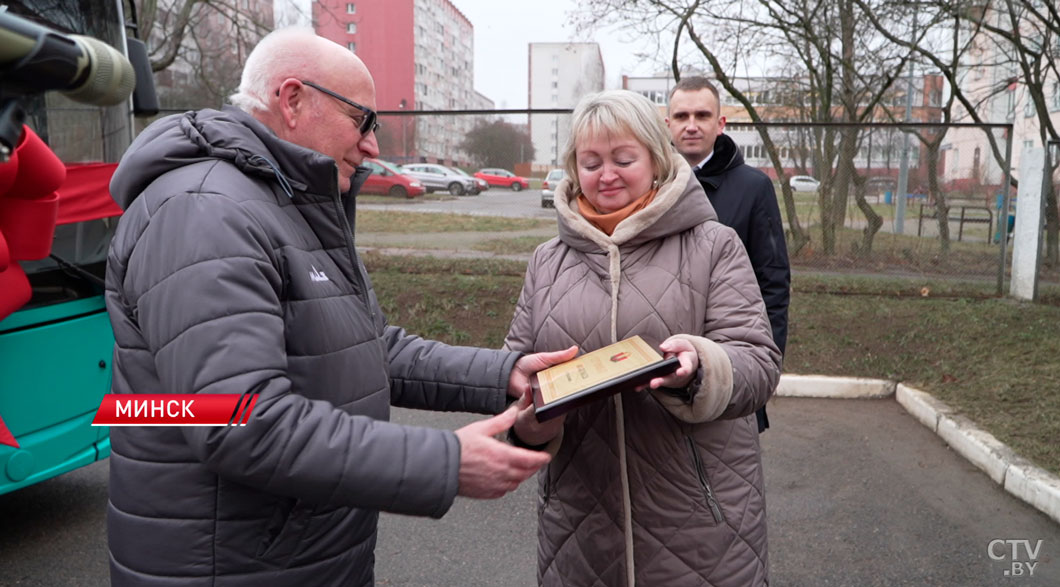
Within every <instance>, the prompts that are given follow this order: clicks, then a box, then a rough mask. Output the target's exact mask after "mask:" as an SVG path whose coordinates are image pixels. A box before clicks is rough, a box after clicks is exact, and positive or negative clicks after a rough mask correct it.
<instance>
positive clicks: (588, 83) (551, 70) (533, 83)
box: [528, 43, 604, 167]
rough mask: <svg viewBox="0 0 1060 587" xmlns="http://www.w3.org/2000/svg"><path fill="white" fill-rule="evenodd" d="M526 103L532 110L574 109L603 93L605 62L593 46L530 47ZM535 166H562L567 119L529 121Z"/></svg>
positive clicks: (562, 116) (564, 116)
mask: <svg viewBox="0 0 1060 587" xmlns="http://www.w3.org/2000/svg"><path fill="white" fill-rule="evenodd" d="M529 60H530V61H529V70H528V71H529V83H528V91H529V99H528V104H529V106H530V108H531V109H559V108H574V106H575V105H576V104H577V103H578V100H580V99H581V97H582V96H584V95H586V94H589V93H592V92H599V91H601V90H603V89H604V59H603V56H602V55H601V53H600V46H599V45H598V44H596V43H530V52H529ZM529 124H530V138H531V140H532V141H533V143H534V152H535V154H534V163H535V164H537V165H543V166H548V167H556V166H559V165H560V164H561V159H562V157H563V149H564V147H565V145H566V142H567V136H568V135H569V134H570V115H568V114H537V115H533V116H531V117H530V123H529Z"/></svg>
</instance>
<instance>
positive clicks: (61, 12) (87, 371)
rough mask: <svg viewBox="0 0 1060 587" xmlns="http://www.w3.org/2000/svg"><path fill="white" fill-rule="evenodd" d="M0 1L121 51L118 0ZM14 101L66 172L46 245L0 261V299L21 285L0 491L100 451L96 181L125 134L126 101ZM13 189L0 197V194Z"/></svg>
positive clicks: (1, 326)
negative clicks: (31, 256)
mask: <svg viewBox="0 0 1060 587" xmlns="http://www.w3.org/2000/svg"><path fill="white" fill-rule="evenodd" d="M4 5H5V6H6V8H7V14H8V15H11V16H14V17H17V18H19V19H24V20H26V21H30V22H32V23H35V24H37V25H42V26H45V27H48V28H50V29H53V30H55V31H58V32H59V33H62V34H64V35H73V34H76V35H84V36H88V37H93V38H95V39H97V40H100V41H103V42H105V43H107V44H108V45H110V46H112V47H114V48H118V49H119V50H120V51H121V52H122V53H123V54H126V51H127V47H128V45H127V41H128V39H127V36H126V35H127V30H126V19H125V14H124V12H123V11H124V8H125V6H123V3H122V1H121V0H102V1H101V0H68V1H65V2H39V1H36V0H6V1H5V2H4ZM0 75H2V68H0ZM146 77H148V78H150V76H149V75H148V76H146ZM137 91H139V88H138V90H137ZM0 97H3V98H4V99H5V100H7V101H10V100H12V96H10V95H3V88H2V77H0ZM17 100H18V102H19V105H20V107H21V109H22V110H23V111H24V112H25V114H26V118H25V126H26V127H29V128H30V129H32V130H33V131H34V132H35V133H36V135H37V136H39V137H40V139H42V140H43V142H44V143H45V144H46V145H47V148H48V149H50V150H51V151H52V152H54V154H55V155H57V156H58V158H59V159H60V160H61V162H62V167H64V168H65V171H66V179H65V181H63V182H62V184H61V186H60V187H59V188H58V189H57V190H56V191H57V193H58V212H57V220H56V226H55V232H54V237H53V239H52V244H51V250H50V252H48V254H47V256H45V257H44V258H42V259H37V260H21V261H17V263H18V267H16V268H13V267H11V266H10V265H13V264H14V263H16V261H14V260H12V261H10V263H8V265H9V266H8V267H7V268H6V270H7V271H16V272H17V275H13V276H12V275H11V274H9V275H8V277H9V278H10V279H9V281H8V282H6V283H8V285H7V286H6V287H5V286H3V285H0V289H7V290H8V291H6V292H5V291H0V297H2V296H4V295H5V294H10V293H11V292H12V291H13V290H14V288H13V286H11V285H10V284H11V283H15V281H12V280H17V283H18V285H19V287H23V288H24V287H25V285H26V284H27V283H28V286H29V291H30V295H29V300H28V301H27V302H25V304H24V305H21V306H20V307H18V308H17V309H15V310H14V311H13V312H10V311H8V312H5V313H7V315H6V316H4V315H0V421H2V422H3V426H4V427H6V429H7V431H8V434H7V435H6V438H7V439H8V442H7V443H6V444H5V443H0V494H4V493H7V492H10V491H14V490H17V489H20V488H22V487H26V486H28V485H31V484H34V483H38V482H41V481H44V480H46V479H50V478H52V477H55V476H57V475H61V474H63V473H65V472H68V471H71V470H73V469H76V468H78V467H82V466H85V465H88V464H91V463H93V462H95V461H98V460H100V459H104V458H106V457H107V456H109V455H110V438H109V429H108V428H106V427H93V426H92V425H91V422H92V418H93V416H94V414H95V411H96V409H97V408H98V407H99V405H100V401H101V400H102V397H103V395H104V394H105V393H107V392H108V390H109V388H110V378H111V365H110V363H111V357H112V355H113V345H114V340H113V334H112V332H111V328H110V321H109V319H108V317H107V313H106V309H105V307H104V302H103V292H104V288H103V277H104V270H105V265H106V256H107V248H108V245H109V243H110V239H111V236H112V235H113V233H114V229H115V227H116V225H117V220H118V215H119V214H120V213H121V211H120V209H118V208H117V206H116V205H115V204H114V202H113V200H111V198H110V195H109V192H108V189H107V188H108V184H109V180H110V175H111V174H112V173H113V170H114V167H115V166H116V162H117V161H118V160H119V159H120V157H121V155H122V153H123V152H124V151H125V149H126V148H127V147H128V145H129V143H130V142H131V141H132V138H133V134H134V114H133V109H134V107H133V101H132V100H131V99H128V100H124V101H123V102H122V103H120V104H118V105H116V106H106V107H100V106H93V105H88V104H80V103H77V102H74V101H72V100H70V99H68V98H66V97H65V96H63V95H62V94H60V93H59V92H52V91H49V92H43V93H38V94H35V95H21V96H17ZM19 171H20V172H21V171H22V170H21V169H20V170H19ZM18 196H19V194H10V193H9V194H3V193H0V199H2V198H5V197H16V198H17V197H18ZM3 209H4V208H3V207H2V206H0V210H3ZM7 225H8V226H12V224H11V223H10V222H9V223H8V224H7ZM14 225H16V226H17V221H16V223H15V224H14ZM0 226H3V224H2V223H0ZM2 236H3V235H2V234H0V237H2ZM8 236H9V237H10V236H11V235H8ZM9 240H10V238H9ZM45 246H46V245H45ZM23 272H24V277H23V276H22V273H23ZM0 277H3V272H2V271H0ZM3 283H5V282H4V281H3V280H2V279H0V284H3ZM19 302H21V300H19ZM10 309H11V308H9V309H8V310H10ZM12 437H13V440H14V442H11V440H12ZM16 445H17V446H16Z"/></svg>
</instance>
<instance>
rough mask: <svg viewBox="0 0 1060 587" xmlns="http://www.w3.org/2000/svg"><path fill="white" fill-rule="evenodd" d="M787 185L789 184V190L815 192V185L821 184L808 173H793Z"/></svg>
mask: <svg viewBox="0 0 1060 587" xmlns="http://www.w3.org/2000/svg"><path fill="white" fill-rule="evenodd" d="M788 185H790V186H791V190H792V191H795V192H816V191H817V187H818V186H820V185H821V182H819V181H817V180H816V179H814V178H812V177H810V176H809V175H793V176H792V177H791V179H790V180H788Z"/></svg>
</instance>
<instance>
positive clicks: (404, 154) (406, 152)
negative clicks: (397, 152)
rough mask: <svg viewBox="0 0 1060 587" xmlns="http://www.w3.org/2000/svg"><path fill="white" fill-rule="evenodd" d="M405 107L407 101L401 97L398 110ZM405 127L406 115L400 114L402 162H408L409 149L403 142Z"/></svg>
mask: <svg viewBox="0 0 1060 587" xmlns="http://www.w3.org/2000/svg"><path fill="white" fill-rule="evenodd" d="M406 107H408V102H406V101H405V99H404V98H402V99H401V103H399V104H398V110H404V109H405V108H406ZM407 129H408V117H406V116H402V117H401V162H402V163H408V162H409V149H408V144H407V143H406V142H405V134H406V130H407Z"/></svg>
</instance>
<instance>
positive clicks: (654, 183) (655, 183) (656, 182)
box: [651, 178, 659, 188]
mask: <svg viewBox="0 0 1060 587" xmlns="http://www.w3.org/2000/svg"><path fill="white" fill-rule="evenodd" d="M651 187H653V188H657V187H659V178H653V179H652V180H651Z"/></svg>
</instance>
